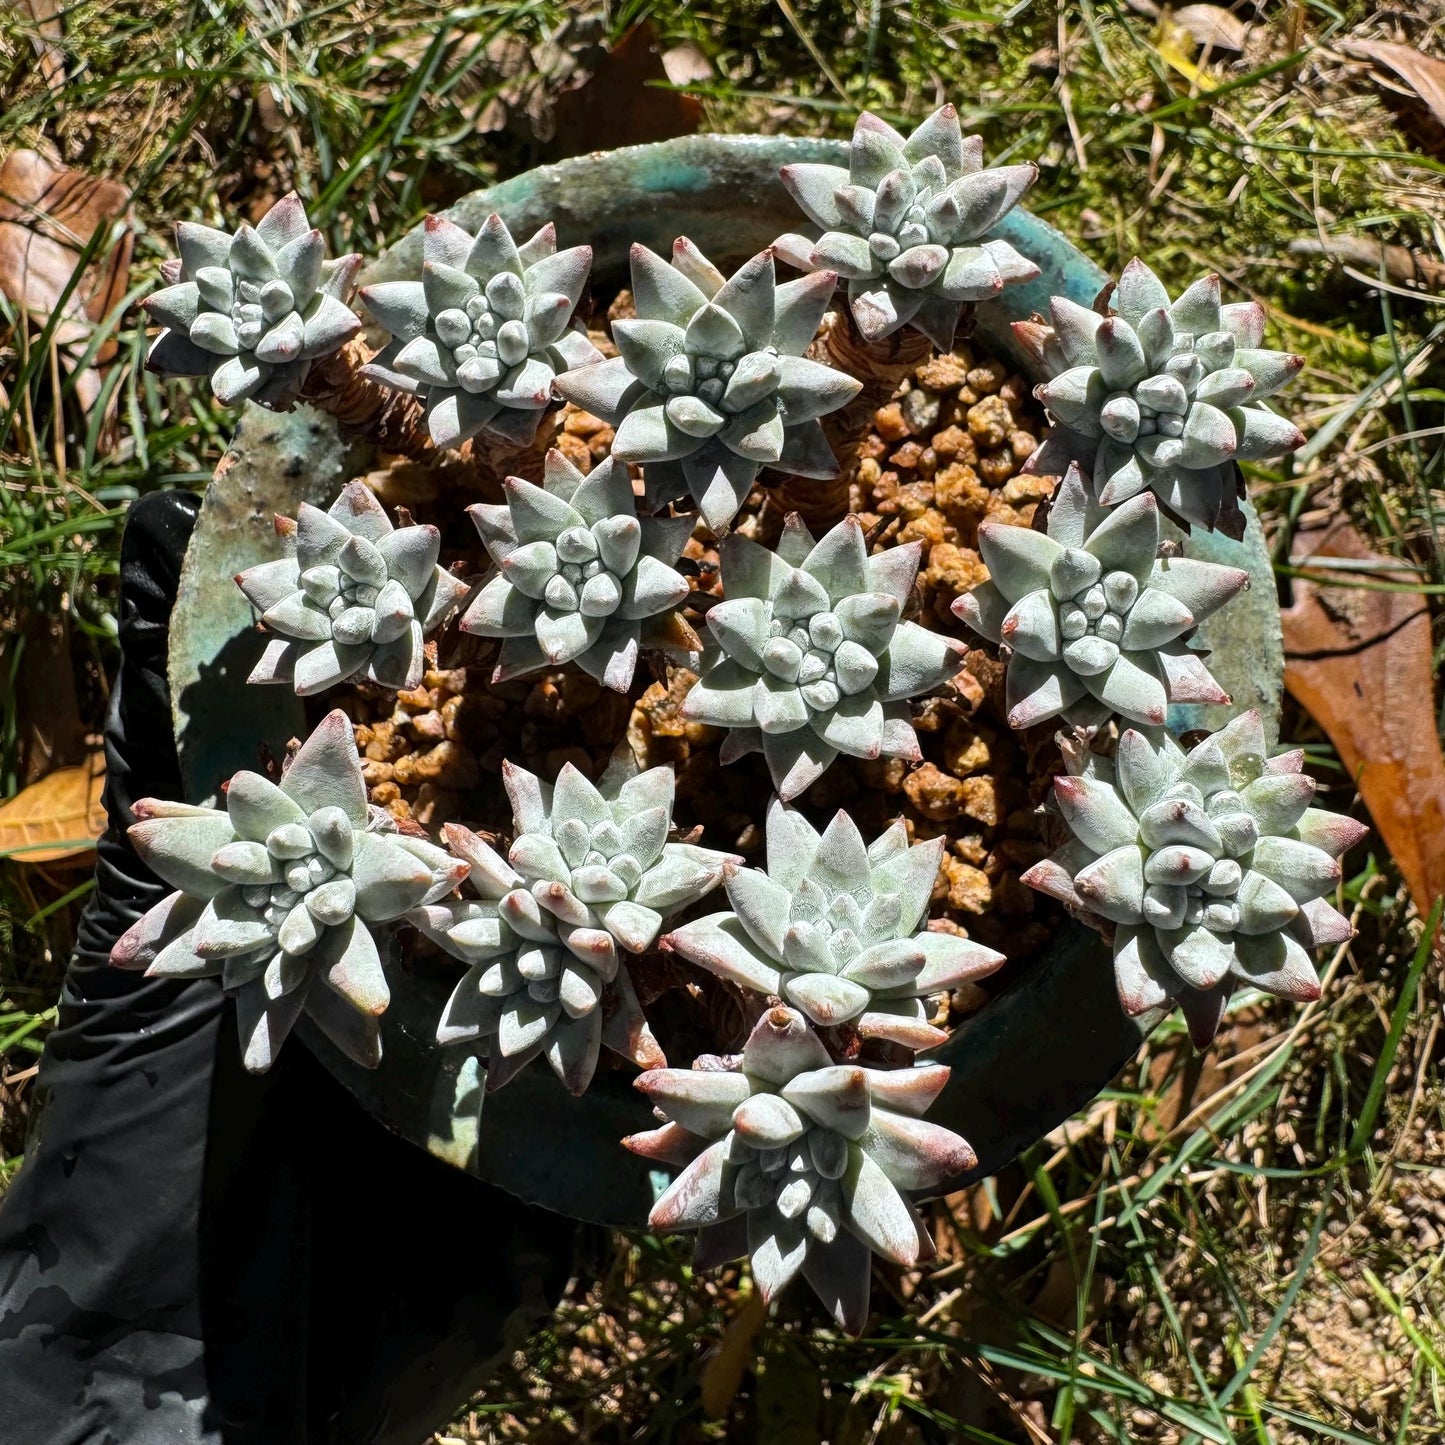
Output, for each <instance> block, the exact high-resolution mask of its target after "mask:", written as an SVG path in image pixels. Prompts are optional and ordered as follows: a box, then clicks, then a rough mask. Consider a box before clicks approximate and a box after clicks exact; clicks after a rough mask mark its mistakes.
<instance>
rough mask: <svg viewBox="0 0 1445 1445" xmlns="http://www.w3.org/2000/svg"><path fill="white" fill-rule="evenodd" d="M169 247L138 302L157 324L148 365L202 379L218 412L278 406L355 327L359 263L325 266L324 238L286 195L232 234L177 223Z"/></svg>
mask: <svg viewBox="0 0 1445 1445" xmlns="http://www.w3.org/2000/svg"><path fill="white" fill-rule="evenodd" d="M176 247H177V249H178V250H179V251H180V253H181V254H180V256H179V258H178V259H176V260H174V261H168V262H167V263H166V265H165V268H164V278H165V280H166V282H167V283H168V284H167V285H166V286H164V287H163V288H162V289H161V290H159V291H156V292H155V293H153V294H152V295H150V296H148V297H146V299H145V300H144V301H143V302H142V303H141V304H142V305H143V306H144V307H145V308H146V310H147V311H148V312H149V313H150V317H151V320H153V321H158V322H160V324H161V325H162V326H163V327H164V328H165V329H164V330H163V331H162V332H161V334H160V335H159V336H158V337H156V339H155V341H154V343H153V344H152V345H151V349H150V353H149V355H148V356H147V357H146V365H147V366H148V367H149V368H150V369H151V370H152V371H156V372H162V373H168V374H171V375H175V376H205V377H209V378H210V383H211V390H212V392H214V394H215V397H216V400H217V401H219V402H221V403H222V404H223V405H225V406H235V405H237V404H239V403H240V402H242V401H245V400H246V399H247V398H248V397H249V398H251V399H252V400H254V401H256V402H258V403H260V404H261V405H262V406H268V407H272V408H274V409H275V410H277V411H281V410H284V409H285V408H287V407H289V406H290V405H291V404H292V403H293V402H294V401H295V400H296V397H297V395H298V393H299V392H300V390H301V387H302V385H303V383H304V382H305V380H306V374H307V372H308V371H309V370H310V368H311V363H312V362H313V361H316V360H317V359H318V358H320V357H323V356H329V355H330V354H331V353H332V352H334V351H338V350H340V348H341V347H342V346H344V345H345V344H346V343H347V342H348V341H350V340H351V338H352V337H353V336H355V335H356V333H357V332H358V331H359V330H360V329H361V323H360V321H358V320H357V319H356V317H355V316H354V315H353V314H352V311H351V308H350V306H348V305H347V304H346V303H347V298H348V296H349V295H350V291H351V283H352V279H353V277H354V276H355V275H356V271H357V268H358V267H359V266H360V265H361V257H360V256H356V255H353V256H342V257H340V258H339V259H338V260H334V261H329V260H327V259H326V241H325V238H324V237H323V236H322V234H321V232H320V231H315V230H312V228H311V225H310V223H309V222H308V221H307V219H306V208H305V207H304V206H303V205H302V204H301V199H300V197H299V196H297V195H296V194H295V193H294V192H292V193H291V194H290V195H287V196H283V197H282V198H281V200H279V201H277V202H276V204H275V205H274V206H272V207H271V209H270V210H269V211H267V212H266V214H265V215H264V216H263V217H262V218H261V219H260V221H258V222H257V223H256V225H255V226H254V227H252V226H248V225H245V224H242V225H241V226H239V227H238V228H237V230H236V232H235V234H234V235H228V234H227V233H226V232H225V231H217V230H213V229H212V228H211V227H210V226H199V225H196V224H194V223H193V222H190V221H182V222H181V223H180V224H179V225H178V226H177V227H176Z"/></svg>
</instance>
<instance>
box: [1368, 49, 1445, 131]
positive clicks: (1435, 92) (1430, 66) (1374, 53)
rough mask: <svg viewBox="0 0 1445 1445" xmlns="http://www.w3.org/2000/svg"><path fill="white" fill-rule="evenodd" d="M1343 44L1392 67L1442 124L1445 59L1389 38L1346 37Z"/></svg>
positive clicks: (1444, 105) (1443, 116)
mask: <svg viewBox="0 0 1445 1445" xmlns="http://www.w3.org/2000/svg"><path fill="white" fill-rule="evenodd" d="M1343 48H1344V49H1345V50H1346V51H1347V52H1348V53H1349V54H1350V55H1358V56H1360V57H1362V58H1363V59H1365V60H1373V61H1374V62H1375V63H1376V64H1377V65H1383V66H1384V67H1385V68H1386V69H1387V70H1393V71H1394V72H1395V74H1396V75H1398V76H1399V77H1400V79H1401V80H1403V81H1404V82H1405V84H1406V85H1408V86H1409V87H1410V89H1411V90H1413V91H1414V92H1415V94H1416V95H1418V96H1419V97H1420V99H1421V100H1423V101H1424V102H1425V104H1426V105H1427V106H1429V107H1430V114H1431V115H1433V116H1434V117H1435V119H1436V120H1437V121H1438V122H1439V123H1440V124H1441V125H1442V126H1445V60H1437V59H1436V58H1435V57H1434V56H1433V55H1422V54H1421V53H1420V52H1419V51H1418V50H1416V49H1415V47H1414V46H1413V45H1395V44H1393V43H1392V42H1391V41H1388V40H1348V41H1346V42H1345V43H1344V46H1343Z"/></svg>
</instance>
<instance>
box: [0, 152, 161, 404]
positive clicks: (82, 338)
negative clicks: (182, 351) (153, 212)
mask: <svg viewBox="0 0 1445 1445" xmlns="http://www.w3.org/2000/svg"><path fill="white" fill-rule="evenodd" d="M129 205H130V192H129V191H128V190H127V189H126V188H125V187H124V186H123V185H121V184H120V183H119V182H118V181H109V180H105V179H104V178H103V177H100V176H92V175H88V174H87V173H86V172H84V171H72V170H66V169H63V168H58V167H55V166H52V165H51V164H50V162H49V161H47V160H46V159H45V157H44V156H42V155H38V154H37V153H36V152H35V151H25V150H20V151H12V152H11V153H10V154H9V155H8V156H7V157H6V158H5V162H4V164H3V165H0V291H3V292H4V293H5V295H6V296H7V297H8V298H9V299H10V301H11V302H12V303H13V304H14V305H16V306H17V307H21V308H23V309H24V310H26V311H27V312H28V313H29V315H30V317H31V319H32V321H34V322H35V323H37V324H38V325H43V324H44V323H45V321H46V320H47V318H48V317H49V316H50V314H51V313H52V312H53V311H54V310H55V309H56V307H57V306H58V305H59V304H60V298H61V297H62V296H63V295H64V294H65V288H66V286H67V285H69V283H70V278H71V276H72V274H73V273H74V271H75V267H76V265H77V263H78V261H79V258H80V255H81V252H82V251H84V249H85V247H86V245H87V244H88V243H89V241H90V240H91V238H92V236H94V234H95V232H96V231H97V230H98V229H100V228H102V227H109V226H110V225H112V224H113V223H114V222H116V221H117V220H120V219H121V218H122V217H124V216H125V214H126V209H127V207H128V206H129ZM132 239H133V238H132V233H131V228H130V226H129V224H128V223H127V224H126V227H125V230H124V232H123V234H122V236H121V238H120V239H119V241H117V242H116V243H115V244H114V245H112V246H110V247H108V248H107V247H105V246H104V244H102V250H101V252H100V253H99V255H98V256H97V260H96V263H95V264H93V265H92V266H91V267H90V269H89V270H88V271H87V272H86V274H85V275H84V276H82V277H81V279H80V281H79V283H78V284H77V286H76V288H75V290H74V291H73V292H72V293H71V295H70V298H69V300H68V301H67V302H66V305H65V319H64V320H63V321H62V322H61V323H60V325H59V327H58V328H57V329H56V331H55V333H54V335H55V337H56V340H57V342H58V343H59V345H60V346H61V347H62V348H77V349H78V348H82V347H84V345H85V343H86V342H87V341H88V339H89V338H90V335H91V333H92V331H93V330H94V328H95V327H96V326H97V325H98V324H99V323H100V322H101V321H103V320H104V319H105V317H106V316H107V315H108V314H109V313H110V311H111V310H112V309H113V308H114V307H115V306H116V305H117V304H118V303H119V302H120V300H121V298H122V297H123V296H124V295H125V290H126V285H127V282H128V279H129V276H130V257H131V245H132ZM115 353H116V343H115V340H114V339H113V338H107V340H106V341H105V342H104V343H103V344H102V345H101V347H100V348H99V350H98V351H97V353H96V357H95V369H91V370H88V371H87V372H85V373H84V374H83V375H81V376H79V377H77V378H76V394H77V396H78V397H79V398H80V402H81V405H82V406H83V407H84V408H85V409H86V410H87V411H88V410H89V409H90V407H91V406H92V405H93V403H94V401H95V398H96V397H97V396H98V395H99V392H100V370H101V369H103V368H104V367H105V366H106V365H107V364H108V363H109V362H110V361H111V360H112V358H113V357H114V356H115Z"/></svg>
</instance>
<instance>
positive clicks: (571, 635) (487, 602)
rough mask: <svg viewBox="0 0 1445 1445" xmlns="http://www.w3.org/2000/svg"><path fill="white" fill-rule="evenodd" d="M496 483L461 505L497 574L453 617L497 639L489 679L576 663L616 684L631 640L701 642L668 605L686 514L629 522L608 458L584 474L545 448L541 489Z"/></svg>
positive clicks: (626, 665) (675, 590)
mask: <svg viewBox="0 0 1445 1445" xmlns="http://www.w3.org/2000/svg"><path fill="white" fill-rule="evenodd" d="M503 489H504V490H505V492H506V496H507V501H506V504H505V505H504V506H488V505H487V504H485V503H480V502H479V503H478V504H477V505H476V506H473V507H470V508H468V510H469V511H470V513H471V516H472V520H473V521H474V522H475V523H476V524H477V531H479V532H480V533H481V534H482V541H483V542H484V543H485V544H486V548H487V551H488V553H490V555H491V558H492V561H493V562H495V563H496V564H497V567H498V568H499V570H498V572H497V574H496V575H495V576H494V577H493V578H492V579H491V580H490V581H489V582H488V583H487V584H486V586H485V587H483V588H482V590H481V591H480V592H479V593H478V594H477V597H476V599H475V601H473V603H472V605H471V606H470V607H469V608H468V609H467V612H466V615H465V616H464V617H463V618H462V630H463V631H464V632H474V633H477V634H478V635H479V636H482V637H500V638H503V639H505V640H504V641H503V643H502V653H501V657H500V658H499V659H498V662H497V667H496V671H495V672H494V673H493V674H492V681H493V682H503V681H505V680H506V679H508V678H512V677H519V676H521V675H522V674H523V673H528V672H535V671H536V670H537V669H538V668H542V667H556V666H559V665H560V664H562V663H564V662H575V663H576V664H577V665H578V666H579V667H580V668H582V669H583V670H584V671H585V672H587V673H589V674H590V675H591V676H593V677H595V678H596V679H597V680H598V682H600V683H603V684H604V685H605V686H607V687H611V688H615V689H616V690H617V691H618V692H626V691H627V689H628V688H629V687H630V686H631V685H632V674H633V671H634V669H635V668H636V666H637V656H638V652H639V650H640V649H641V648H643V647H659V648H663V649H666V650H670V651H673V652H675V653H676V652H683V653H690V652H693V651H695V650H696V649H697V648H699V647H701V645H702V644H701V642H700V641H699V640H698V638H697V636H696V634H695V633H694V632H693V630H692V628H690V627H689V626H688V625H687V623H686V622H684V621H683V619H682V618H681V616H680V615H679V614H678V613H677V612H676V611H674V609H675V608H676V607H677V605H678V604H679V603H680V602H681V601H682V600H683V599H684V598H685V597H686V596H687V595H688V592H689V590H690V584H689V583H688V580H687V578H686V577H684V576H683V575H682V573H680V572H678V571H676V570H675V569H674V568H673V566H672V564H673V563H674V562H676V561H677V559H678V558H679V557H680V556H681V555H682V549H683V548H684V547H685V546H686V545H687V539H688V537H689V536H690V535H691V534H692V519H691V518H690V517H663V518H656V519H654V518H646V519H644V520H641V521H639V520H638V518H637V513H636V505H635V502H634V499H633V495H632V480H631V478H630V477H629V476H628V473H627V468H626V467H625V466H624V465H623V464H622V463H621V462H620V461H618V460H617V459H616V458H615V457H609V458H608V459H607V460H606V461H604V462H602V463H600V464H599V465H598V466H596V467H594V468H593V470H592V471H591V472H589V473H587V475H586V476H584V475H583V474H582V473H581V472H580V471H578V470H577V468H576V467H574V466H573V465H572V463H571V462H569V461H568V460H567V458H566V457H565V456H563V455H562V453H561V452H559V451H550V452H548V453H547V461H546V471H545V474H544V476H543V479H542V485H541V486H540V487H538V486H534V485H533V484H532V483H531V482H526V481H523V480H522V479H521V478H520V477H508V478H507V480H506V481H505V482H504V483H503Z"/></svg>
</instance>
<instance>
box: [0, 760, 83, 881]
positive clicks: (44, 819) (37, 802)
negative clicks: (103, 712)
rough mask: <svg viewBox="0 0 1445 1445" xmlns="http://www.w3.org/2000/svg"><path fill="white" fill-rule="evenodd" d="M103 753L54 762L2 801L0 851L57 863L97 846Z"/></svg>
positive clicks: (15, 857) (19, 859) (29, 860)
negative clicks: (61, 764)
mask: <svg viewBox="0 0 1445 1445" xmlns="http://www.w3.org/2000/svg"><path fill="white" fill-rule="evenodd" d="M104 788H105V754H104V753H103V752H101V751H100V750H99V749H96V751H95V752H93V753H92V754H91V755H90V758H89V760H88V761H87V762H85V763H83V764H81V765H80V766H78V767H73V768H57V769H56V770H55V771H54V772H53V773H47V774H46V775H45V776H44V777H43V778H41V780H40V781H39V782H38V783H31V785H30V786H29V787H28V788H22V789H21V790H20V792H18V793H17V794H16V795H15V796H14V797H13V798H11V799H10V800H9V801H8V802H6V803H0V856H4V857H10V858H12V859H13V860H14V861H15V862H17V863H59V862H61V861H63V860H66V859H71V858H81V857H84V856H86V855H88V854H90V853H91V852H93V851H94V849H95V840H96V838H98V837H99V836H100V834H101V832H102V830H103V829H104V828H105V821H106V820H105V807H104V805H103V803H102V802H101V793H102V791H103V790H104Z"/></svg>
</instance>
